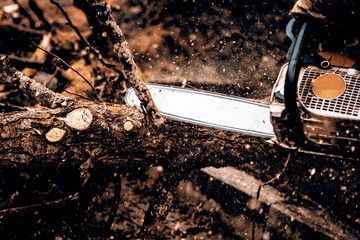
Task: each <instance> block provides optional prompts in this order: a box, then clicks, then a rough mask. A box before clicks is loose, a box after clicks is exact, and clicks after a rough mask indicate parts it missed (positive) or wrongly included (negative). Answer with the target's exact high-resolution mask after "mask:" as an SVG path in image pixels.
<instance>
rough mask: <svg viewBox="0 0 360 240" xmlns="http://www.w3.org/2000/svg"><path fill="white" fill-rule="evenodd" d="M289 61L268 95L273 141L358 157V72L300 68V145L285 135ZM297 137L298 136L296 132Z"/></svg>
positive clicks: (359, 133) (305, 149)
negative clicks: (269, 96) (286, 85)
mask: <svg viewBox="0 0 360 240" xmlns="http://www.w3.org/2000/svg"><path fill="white" fill-rule="evenodd" d="M287 71H288V64H285V65H284V66H283V67H282V68H281V71H280V73H279V76H278V79H277V81H276V84H275V86H274V89H273V92H272V96H271V106H270V116H271V122H272V125H273V127H274V133H275V136H276V137H275V139H274V140H275V142H277V143H278V144H280V145H281V146H283V147H286V148H300V149H301V150H303V151H310V152H312V153H318V154H327V155H329V154H333V155H335V156H345V157H350V158H358V157H357V156H358V155H359V153H360V144H359V143H360V74H359V72H358V71H357V70H355V69H352V68H340V67H331V68H329V69H322V68H319V67H316V66H311V65H308V66H303V67H301V68H300V71H299V75H298V80H297V89H296V95H297V97H296V104H297V107H298V113H299V118H300V125H301V128H302V132H303V136H301V137H302V141H301V146H298V145H299V144H296V143H295V142H294V141H293V140H291V139H289V138H288V136H289V135H290V134H291V132H289V131H291V129H289V118H288V112H287V111H286V107H285V102H284V101H285V98H284V91H285V90H284V89H285V81H286V73H287ZM299 137H300V136H299Z"/></svg>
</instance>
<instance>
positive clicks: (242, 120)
mask: <svg viewBox="0 0 360 240" xmlns="http://www.w3.org/2000/svg"><path fill="white" fill-rule="evenodd" d="M310 28H311V26H309V23H308V22H302V23H300V22H299V21H297V20H295V19H292V20H291V21H290V22H289V23H288V25H287V26H286V33H287V35H288V37H289V38H290V39H291V41H292V44H291V46H290V48H289V54H288V57H287V60H288V61H287V63H286V64H285V65H284V66H283V67H282V68H281V70H280V72H279V75H278V78H277V81H276V82H275V85H274V88H273V91H272V94H271V98H270V104H265V103H262V102H259V101H253V100H249V99H245V98H240V97H233V96H227V95H222V94H217V93H212V92H207V91H200V90H193V89H190V88H181V87H170V86H165V85H159V84H148V85H147V86H148V88H149V90H150V92H151V95H152V97H153V99H154V102H155V104H156V105H157V107H158V109H159V111H160V112H161V113H162V114H163V115H164V116H165V117H167V118H169V119H173V120H178V121H184V122H188V123H191V124H196V125H201V126H206V127H212V128H217V129H223V130H227V131H234V132H239V133H243V134H245V135H249V136H255V137H262V138H265V139H266V140H268V142H270V143H274V144H278V145H279V146H281V147H284V148H286V149H291V150H297V151H301V152H305V153H310V154H316V155H326V156H333V157H342V158H351V159H358V158H359V157H360V155H359V152H360V144H359V142H360V73H359V71H358V70H357V69H356V66H355V65H356V64H355V62H353V63H351V60H350V61H347V62H346V61H345V62H346V64H344V61H342V64H338V63H337V62H336V61H335V58H334V59H332V55H331V56H330V57H329V54H328V55H326V53H322V54H320V53H317V52H316V51H314V50H312V49H311V47H309V46H310V45H309V44H308V42H309V40H310V32H311V31H312V29H311V30H310ZM295 29H296V30H297V31H296V34H295V33H294V32H295ZM338 62H339V61H338ZM349 62H350V64H349ZM126 103H127V104H128V105H130V106H137V107H138V108H139V109H141V106H140V105H141V104H140V101H139V100H138V99H137V97H136V95H135V92H134V90H133V89H130V90H129V91H128V92H127V94H126Z"/></svg>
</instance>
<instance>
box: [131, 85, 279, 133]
mask: <svg viewBox="0 0 360 240" xmlns="http://www.w3.org/2000/svg"><path fill="white" fill-rule="evenodd" d="M147 87H148V88H149V90H150V93H151V95H152V97H153V100H154V102H155V104H156V106H157V107H158V109H159V111H160V112H161V114H163V115H164V117H166V118H169V119H172V120H177V121H183V122H187V123H191V124H195V125H200V126H205V127H212V128H216V129H222V130H227V131H233V132H239V133H243V134H246V135H249V136H256V137H264V138H272V137H274V132H273V127H272V125H271V122H270V109H269V108H270V106H269V105H267V104H263V103H258V102H253V101H249V100H246V99H244V98H239V97H233V96H227V95H222V94H217V93H212V92H208V91H199V90H192V89H188V88H180V87H169V86H165V85H158V84H147ZM125 101H126V104H127V105H129V106H136V107H137V108H138V109H139V110H141V106H140V101H139V99H138V98H137V97H136V95H135V91H134V89H132V88H131V89H130V90H129V91H128V92H127V94H126V97H125Z"/></svg>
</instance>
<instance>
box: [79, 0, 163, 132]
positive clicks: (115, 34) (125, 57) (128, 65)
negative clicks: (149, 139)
mask: <svg viewBox="0 0 360 240" xmlns="http://www.w3.org/2000/svg"><path fill="white" fill-rule="evenodd" d="M74 4H75V5H76V6H77V7H79V8H80V9H81V10H83V11H84V12H85V14H86V16H87V18H88V20H89V24H90V25H91V26H92V27H93V28H94V29H93V30H94V31H101V32H100V33H104V34H106V35H107V36H108V37H109V39H110V41H111V42H112V44H113V52H114V53H115V57H116V58H117V60H118V61H119V62H120V63H122V64H123V66H124V72H125V75H126V77H127V81H128V82H129V83H130V85H131V86H132V87H133V88H134V90H135V93H136V96H137V97H138V98H139V100H140V101H141V103H142V104H143V106H144V108H145V110H146V112H147V114H148V115H149V116H150V117H151V120H152V121H153V123H154V124H155V126H157V127H161V126H163V125H164V123H165V119H164V118H163V116H162V115H161V113H160V112H159V110H158V109H157V107H156V105H155V103H154V101H153V99H152V97H151V94H150V91H149V89H148V88H147V87H146V85H145V83H144V82H143V80H142V79H141V77H140V75H139V71H138V68H137V66H136V63H135V62H134V59H133V56H132V54H131V52H130V50H129V47H128V43H127V41H126V39H125V36H124V34H123V33H122V31H121V29H120V27H119V25H117V24H116V22H115V20H114V18H113V16H112V13H111V6H110V5H109V4H107V3H106V1H105V0H85V1H84V0H75V1H74Z"/></svg>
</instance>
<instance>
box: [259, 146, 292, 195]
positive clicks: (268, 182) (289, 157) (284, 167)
mask: <svg viewBox="0 0 360 240" xmlns="http://www.w3.org/2000/svg"><path fill="white" fill-rule="evenodd" d="M291 155H292V152H289V153H288V156H287V158H286V161H285V163H284V166H283V168H282V170H281V171H280V172H278V173H277V174H276V175H275V177H273V178H271V179H270V180H268V181H266V182H263V183H261V184H260V186H259V188H258V191H257V194H256V198H257V199H259V197H260V192H261V189H262V187H264V186H265V185H268V184H270V183H272V182H274V181H276V180H278V179H279V178H280V177H281V175H282V174H283V173H284V172H285V170H286V167H287V165H288V164H289V161H290V159H291Z"/></svg>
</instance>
